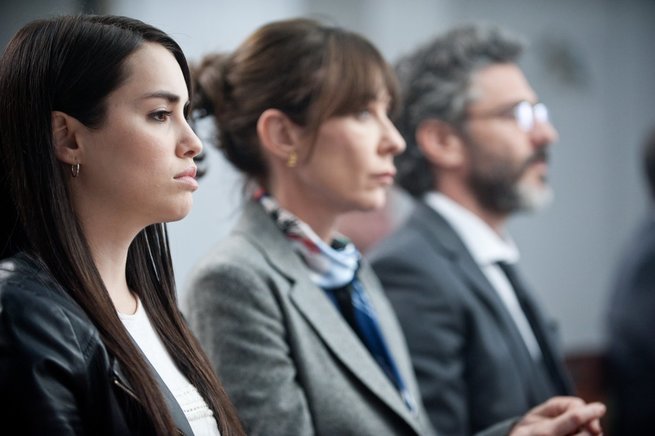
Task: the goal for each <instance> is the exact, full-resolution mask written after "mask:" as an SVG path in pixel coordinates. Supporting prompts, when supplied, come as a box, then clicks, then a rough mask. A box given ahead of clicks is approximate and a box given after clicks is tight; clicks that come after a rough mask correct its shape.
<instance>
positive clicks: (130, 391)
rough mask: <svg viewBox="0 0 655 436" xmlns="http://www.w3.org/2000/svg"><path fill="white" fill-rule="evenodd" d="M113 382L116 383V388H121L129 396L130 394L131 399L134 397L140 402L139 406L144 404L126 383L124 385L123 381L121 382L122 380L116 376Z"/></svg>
mask: <svg viewBox="0 0 655 436" xmlns="http://www.w3.org/2000/svg"><path fill="white" fill-rule="evenodd" d="M113 381H114V384H115V385H116V386H118V387H119V388H121V389H122V390H123V391H125V393H127V394H128V395H129V396H130V397H132V398H133V399H134V400H136V401H138V402H139V404H142V403H141V400H139V398H138V397H137V396H136V394H135V393H134V391H133V390H132V389H130V388H129V387H128V386H127V385H126V384H125V383H123V382H122V381H120V379H119V378H118V377H116V376H114V380H113Z"/></svg>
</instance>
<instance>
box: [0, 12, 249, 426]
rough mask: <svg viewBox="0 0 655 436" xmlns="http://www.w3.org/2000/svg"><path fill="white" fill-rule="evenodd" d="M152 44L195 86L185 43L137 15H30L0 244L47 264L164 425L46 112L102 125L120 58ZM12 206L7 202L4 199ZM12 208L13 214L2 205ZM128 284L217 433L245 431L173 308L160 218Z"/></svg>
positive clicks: (0, 111)
mask: <svg viewBox="0 0 655 436" xmlns="http://www.w3.org/2000/svg"><path fill="white" fill-rule="evenodd" d="M145 42H151V43H156V44H160V45H162V46H164V47H165V48H167V49H168V50H169V51H170V52H171V53H172V54H173V55H174V56H175V59H176V60H177V62H178V64H179V65H180V68H181V69H182V73H183V75H184V78H185V80H186V83H187V88H189V94H190V91H191V89H190V79H189V69H188V65H187V62H186V59H185V57H184V54H183V53H182V50H181V49H180V47H179V46H178V45H177V43H175V41H173V40H172V39H171V38H170V37H169V36H167V35H166V34H165V33H163V32H162V31H160V30H159V29H156V28H154V27H152V26H150V25H147V24H145V23H143V22H141V21H138V20H134V19H130V18H126V17H117V16H94V15H80V16H62V17H57V18H53V19H48V20H37V21H34V22H32V23H29V24H27V25H26V26H24V27H23V28H22V29H21V30H19V31H18V33H17V34H16V35H15V36H14V38H13V39H12V41H11V42H10V43H9V44H8V46H7V48H6V51H5V53H4V55H3V57H2V60H1V61H0V154H1V155H2V163H3V165H4V170H3V171H2V174H3V176H2V179H0V185H1V188H2V190H1V192H0V204H2V205H3V214H5V213H7V217H8V218H9V225H6V226H4V227H3V228H2V229H1V230H0V232H1V233H2V235H1V237H0V244H2V245H0V254H1V255H2V257H7V256H10V255H13V254H15V253H16V252H18V251H23V252H26V253H28V254H30V255H31V256H32V257H33V258H34V259H37V260H38V261H39V262H40V263H42V264H43V266H44V267H45V268H47V270H49V271H50V273H51V274H52V275H53V276H54V277H55V279H56V280H57V281H58V282H59V283H60V284H61V285H62V286H63V288H64V289H66V291H67V292H68V293H69V295H70V296H71V297H72V298H73V299H74V300H75V301H76V302H77V303H78V304H79V305H80V306H81V307H82V308H83V309H84V310H85V312H86V313H87V315H88V316H89V318H90V319H91V321H92V322H93V323H94V325H95V326H96V328H97V329H98V331H99V332H100V335H101V337H102V340H103V342H104V344H105V345H106V347H107V349H108V350H109V352H110V353H111V354H112V355H113V356H115V358H116V359H117V360H118V361H119V363H120V364H121V366H122V369H123V371H124V372H125V375H126V376H127V378H128V379H129V381H130V383H131V385H132V387H133V389H134V391H135V393H136V395H137V397H138V398H139V399H140V401H141V404H142V406H143V408H144V410H145V412H146V414H147V415H148V416H149V418H150V419H151V421H152V424H153V425H154V427H155V429H156V431H157V433H158V434H173V433H175V432H176V429H175V424H174V422H173V420H172V418H171V416H170V414H169V413H168V408H167V406H166V403H165V401H164V399H163V396H162V394H161V392H160V390H159V388H158V384H157V382H156V381H155V379H154V377H153V375H152V374H151V372H150V371H151V370H150V369H149V367H148V365H147V363H146V361H145V359H144V358H143V357H142V355H141V352H140V351H139V349H138V348H137V346H136V345H135V344H134V343H133V342H132V340H131V338H130V336H129V334H128V332H127V331H126V329H125V328H124V327H123V325H122V323H121V321H120V319H119V318H118V316H117V313H116V310H115V308H114V305H113V303H112V301H111V299H110V297H109V295H108V292H107V290H106V288H105V286H104V284H103V281H102V279H101V277H100V274H99V272H98V270H97V268H96V265H95V264H94V262H93V259H92V256H91V252H90V249H89V246H88V244H87V241H86V239H85V236H84V233H83V232H82V228H81V226H80V223H79V221H78V219H77V217H76V214H75V211H74V210H73V207H72V202H71V198H70V193H69V191H68V188H67V183H66V177H70V168H69V167H68V166H67V167H64V165H63V164H61V163H60V162H58V161H57V159H56V157H55V155H54V148H53V141H52V130H51V113H52V111H61V112H64V113H66V114H68V115H71V116H73V117H75V118H76V119H77V120H79V121H80V122H82V123H83V124H85V125H86V126H88V127H96V126H99V125H100V124H101V123H102V122H103V120H104V116H105V113H106V107H105V103H106V98H107V96H108V94H109V93H111V92H112V91H113V90H115V89H116V88H117V87H119V86H120V85H121V83H123V81H124V80H125V79H126V76H127V74H128V72H127V71H125V68H124V63H125V60H126V58H127V57H128V56H129V55H130V54H132V53H134V52H135V51H136V50H137V49H138V48H139V47H141V46H142V45H143V43H145ZM4 206H6V207H4ZM5 211H7V212H5ZM126 276H127V282H128V285H129V287H130V289H132V290H133V291H134V292H135V293H137V294H138V296H139V297H140V299H141V300H142V302H143V306H144V308H145V309H146V311H147V312H148V315H149V317H150V319H151V321H152V323H153V325H154V328H155V330H156V331H157V333H158V335H159V337H160V338H161V340H162V341H163V343H164V345H165V347H166V349H167V350H168V352H169V353H170V355H171V357H172V358H173V360H174V362H175V363H176V364H177V367H178V368H179V369H180V371H181V372H182V373H183V374H184V375H185V376H186V377H187V378H188V379H189V381H190V382H191V383H192V384H193V385H194V386H195V387H196V388H197V389H198V391H199V392H200V394H201V395H202V397H203V398H204V399H205V401H206V402H207V404H208V406H209V407H210V408H211V409H212V410H213V412H214V415H215V417H216V419H217V421H218V424H219V429H220V432H221V434H222V435H225V436H227V435H241V434H243V430H242V428H241V425H240V423H239V420H238V418H237V415H236V412H235V410H234V409H233V407H232V405H231V403H230V401H229V400H228V398H227V395H226V394H225V392H224V391H223V389H222V387H221V384H220V382H219V381H218V379H217V377H216V375H215V374H214V373H213V371H212V369H211V366H210V364H209V362H208V360H207V358H206V356H205V354H204V353H203V352H202V350H201V349H200V345H199V344H198V342H197V341H196V339H195V338H194V337H193V335H192V334H191V332H190V330H189V329H188V327H187V326H186V324H185V322H184V320H183V319H182V316H181V314H180V312H179V310H178V308H177V304H176V303H177V302H176V292H175V282H174V276H173V268H172V263H171V258H170V252H169V246H168V237H167V233H166V227H165V225H164V224H154V225H151V226H148V227H147V228H145V229H144V230H142V231H141V232H140V233H139V234H138V235H137V236H136V238H135V239H134V241H133V242H132V244H131V246H130V248H129V251H128V257H127V270H126Z"/></svg>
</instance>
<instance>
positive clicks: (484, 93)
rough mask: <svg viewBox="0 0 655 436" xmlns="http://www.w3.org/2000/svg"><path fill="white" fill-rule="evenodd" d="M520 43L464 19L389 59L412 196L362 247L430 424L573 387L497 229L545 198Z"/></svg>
mask: <svg viewBox="0 0 655 436" xmlns="http://www.w3.org/2000/svg"><path fill="white" fill-rule="evenodd" d="M521 51H522V44H521V42H520V41H519V40H518V39H516V38H515V37H513V36H511V35H508V34H507V33H506V32H505V31H503V30H501V29H498V28H495V27H484V26H477V25H473V26H471V25H469V26H462V27H459V28H456V29H454V30H452V31H450V32H448V33H447V34H445V35H444V36H441V37H438V38H436V39H434V40H433V41H431V42H429V43H428V44H427V45H425V46H423V47H420V48H419V49H418V50H416V51H415V52H414V53H412V54H411V55H409V56H407V57H405V58H403V59H402V60H401V61H400V63H399V64H398V67H397V70H398V75H399V78H400V82H401V89H402V97H403V105H402V106H403V107H402V108H401V114H400V116H399V117H398V119H397V125H398V128H399V130H400V132H401V133H402V134H403V135H404V137H405V140H406V142H407V150H406V151H405V153H404V154H402V155H401V156H399V157H398V160H397V167H398V183H399V185H400V186H401V187H402V188H404V189H405V190H406V191H408V192H409V193H410V194H412V196H414V197H415V198H416V199H417V205H416V207H415V209H414V211H413V212H412V214H411V216H410V218H409V219H408V220H407V221H406V222H405V224H403V225H402V226H401V227H400V228H399V229H398V230H396V231H395V232H394V233H393V234H392V235H391V236H390V237H389V238H387V239H386V240H385V241H383V242H382V243H381V244H379V245H378V246H377V248H376V249H374V250H373V252H372V253H371V255H370V257H371V260H372V262H373V266H374V268H375V270H376V273H377V274H378V276H379V277H380V280H381V281H382V284H383V287H384V289H385V291H386V292H387V294H388V296H389V298H390V300H391V302H392V304H393V305H394V308H395V310H396V313H397V315H398V318H399V320H400V323H401V325H402V327H403V330H404V333H405V336H406V339H407V343H408V346H409V349H410V353H411V355H412V360H413V365H414V369H415V372H416V376H417V378H418V381H419V387H420V390H421V394H422V397H423V401H424V404H425V407H426V409H427V411H428V413H429V415H430V419H431V421H432V423H433V425H434V427H435V428H436V430H437V432H438V433H439V434H440V435H469V434H473V433H475V432H477V431H480V430H482V429H484V428H486V427H488V426H490V425H491V424H493V423H495V422H499V421H501V420H503V419H507V418H509V417H512V416H518V415H522V414H524V413H525V412H527V411H528V410H529V409H530V408H532V407H534V406H535V405H537V404H539V403H542V402H543V401H545V400H546V399H548V398H550V397H552V396H556V395H566V394H570V393H571V391H572V386H571V382H570V380H569V377H568V375H567V373H566V371H565V369H564V366H563V363H562V362H563V361H562V355H561V353H560V349H559V346H558V344H557V340H556V337H555V336H556V335H555V334H554V331H553V328H554V323H553V322H552V321H551V320H550V319H549V318H548V317H547V316H546V315H545V314H544V313H543V311H542V310H541V308H540V307H539V306H538V304H537V303H536V302H535V300H534V298H533V296H532V295H531V293H530V291H529V290H527V289H526V287H525V285H524V283H523V281H522V279H521V278H520V277H519V276H518V274H517V271H516V264H517V262H518V260H519V252H518V250H517V247H516V245H515V244H514V242H513V241H512V239H511V238H510V236H509V235H508V233H507V231H506V229H505V224H506V222H507V220H508V218H509V217H510V216H511V215H512V214H514V213H517V212H520V211H528V210H536V209H539V208H542V207H543V206H545V205H546V204H548V203H549V202H550V200H551V198H552V192H551V189H550V187H549V185H548V183H547V173H548V154H549V150H550V145H551V144H552V143H554V142H555V141H556V140H557V139H558V135H557V131H556V130H555V128H554V127H553V125H552V124H551V123H550V120H549V118H548V110H547V109H546V106H545V105H544V104H543V103H542V102H540V100H539V98H538V97H537V94H536V93H535V91H534V90H533V89H532V87H531V86H530V84H529V83H528V80H527V79H526V77H525V75H524V74H523V72H522V70H521V69H520V67H519V66H518V64H517V59H518V57H519V55H520V53H521Z"/></svg>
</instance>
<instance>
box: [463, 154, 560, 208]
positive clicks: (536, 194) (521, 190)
mask: <svg viewBox="0 0 655 436" xmlns="http://www.w3.org/2000/svg"><path fill="white" fill-rule="evenodd" d="M469 149H470V156H471V170H470V173H469V178H468V184H469V187H470V188H471V190H472V191H473V194H474V196H475V197H476V199H477V200H478V202H479V203H480V204H481V205H482V207H484V208H485V209H487V210H489V211H491V212H494V213H497V214H502V215H508V214H511V213H515V212H522V211H526V212H533V211H537V210H541V209H543V208H544V207H546V206H548V205H549V204H550V203H551V202H552V200H553V197H554V195H553V191H552V189H551V188H550V186H548V184H547V183H546V182H547V181H546V178H545V177H544V178H543V180H542V183H543V184H542V185H535V184H534V183H529V182H528V181H523V180H522V179H523V177H524V176H525V174H526V172H527V171H528V170H529V169H530V168H531V167H532V165H534V164H536V163H541V162H548V151H547V147H542V148H540V149H539V150H537V151H535V152H534V153H533V154H532V155H531V156H529V157H528V158H527V159H525V160H524V161H523V162H522V163H520V164H516V162H514V161H512V159H511V158H510V156H506V155H497V154H493V153H488V152H484V151H483V150H482V147H481V146H480V145H479V144H474V143H471V142H469Z"/></svg>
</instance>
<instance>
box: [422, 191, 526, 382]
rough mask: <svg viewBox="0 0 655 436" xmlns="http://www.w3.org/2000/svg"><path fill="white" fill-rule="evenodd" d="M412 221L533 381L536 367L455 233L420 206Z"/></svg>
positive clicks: (516, 330) (516, 329) (510, 321)
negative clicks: (473, 297) (489, 318)
mask: <svg viewBox="0 0 655 436" xmlns="http://www.w3.org/2000/svg"><path fill="white" fill-rule="evenodd" d="M412 219H414V220H416V221H415V222H416V225H417V227H418V228H419V229H420V230H421V231H422V232H423V233H424V234H425V237H426V239H428V240H430V241H431V245H432V247H434V249H435V250H437V251H440V252H442V253H445V255H446V256H447V257H448V258H449V259H451V260H452V263H453V268H454V269H455V270H456V271H459V275H460V276H461V277H462V279H463V280H464V281H466V282H468V283H469V284H470V285H471V286H470V288H471V289H472V290H473V292H475V293H476V295H477V296H478V298H479V299H480V301H482V302H483V304H484V305H485V306H487V308H488V309H489V312H490V313H491V314H492V315H493V317H494V318H495V319H496V321H497V323H498V325H499V326H500V327H501V328H502V329H503V331H504V335H503V337H504V338H507V339H508V341H507V346H508V349H509V350H510V352H511V353H512V357H513V358H514V359H515V360H517V369H518V371H520V372H521V377H522V378H523V379H524V380H530V379H532V371H531V369H533V368H534V366H535V363H534V361H533V360H532V357H531V356H530V353H529V351H528V349H527V347H526V345H525V342H524V341H523V338H522V337H521V334H520V332H519V331H518V328H517V327H516V324H515V323H514V320H513V319H512V317H511V315H510V314H509V311H508V310H507V308H506V307H505V305H504V304H503V302H502V300H501V299H500V297H499V296H498V293H497V292H496V290H495V289H494V288H493V287H492V285H491V283H489V280H487V278H486V277H485V275H484V274H483V273H482V271H481V270H480V267H479V266H478V264H477V263H476V262H475V260H474V259H473V257H472V256H471V254H470V253H469V251H468V249H467V248H466V246H465V245H464V243H463V242H462V240H461V239H460V237H459V236H458V235H457V233H456V232H455V230H453V228H452V227H451V226H450V224H448V222H447V221H446V220H445V219H444V218H443V217H442V216H441V215H440V214H439V213H437V212H436V211H435V210H434V209H432V208H430V207H429V206H428V205H426V204H423V203H419V204H417V206H416V209H415V213H414V215H413V217H412ZM526 394H527V393H526Z"/></svg>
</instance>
